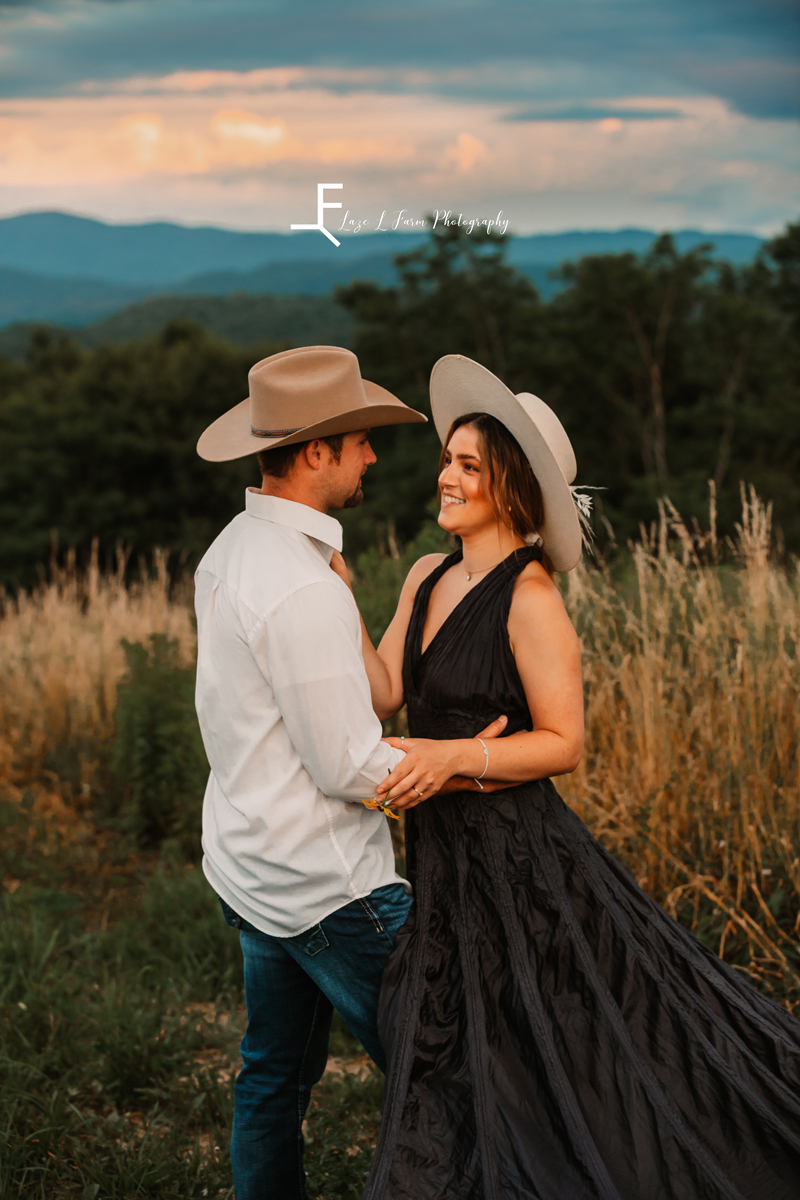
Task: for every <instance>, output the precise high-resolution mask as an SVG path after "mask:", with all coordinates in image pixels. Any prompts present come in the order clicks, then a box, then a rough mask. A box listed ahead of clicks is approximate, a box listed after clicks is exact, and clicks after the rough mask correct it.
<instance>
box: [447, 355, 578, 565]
mask: <svg viewBox="0 0 800 1200" xmlns="http://www.w3.org/2000/svg"><path fill="white" fill-rule="evenodd" d="M431 408H432V410H433V420H434V424H435V425H436V432H437V433H438V434H439V438H440V440H441V442H442V443H444V440H445V438H446V437H447V434H448V431H449V429H450V426H451V425H452V423H453V421H455V420H456V418H457V417H462V416H466V415H467V414H468V413H488V414H489V416H492V417H496V418H497V420H498V421H500V422H501V424H503V425H505V427H506V429H507V430H508V431H509V433H511V434H513V436H514V437H515V438H516V440H517V441H518V442H519V444H520V446H521V447H522V451H523V453H524V454H525V456H526V458H527V459H528V462H529V463H530V464H531V468H532V470H533V473H534V475H535V476H536V478H537V480H538V482H539V486H540V487H541V489H542V498H543V500H544V525H543V526H542V528H541V529H538V530H537V531H536V532H537V533H538V534H539V535H540V537H541V539H542V546H543V549H544V550H545V551H546V552H547V554H548V555H549V557H550V561H551V562H552V564H553V566H554V568H555V570H556V571H571V570H572V568H573V567H575V566H577V564H578V561H579V559H580V557H581V548H582V541H583V539H582V534H581V521H580V519H579V516H578V511H577V508H576V503H575V500H574V499H573V492H572V489H571V488H570V484H571V483H572V481H573V480H574V478H575V472H576V470H577V465H576V463H575V454H574V452H573V449H572V445H571V443H570V440H569V438H568V437H567V434H566V431H565V429H564V426H563V425H562V424H561V422H560V421H559V419H558V417H557V416H556V414H555V413H554V412H553V410H552V408H548V406H547V405H546V404H545V402H544V400H540V399H539V397H538V396H533V395H531V393H530V392H520V393H519V395H517V396H515V395H514V393H513V392H512V391H510V390H509V388H507V387H506V385H505V384H504V383H501V382H500V380H499V379H498V378H497V376H496V375H493V374H492V373H491V371H487V369H486V367H482V366H481V365H480V363H476V362H473V361H472V359H471V358H464V357H463V355H461V354H446V355H445V356H444V358H440V359H439V361H438V362H437V363H436V365H435V366H434V368H433V372H432V374H431ZM581 499H584V498H583V497H582V498H581Z"/></svg>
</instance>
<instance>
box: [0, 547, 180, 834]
mask: <svg viewBox="0 0 800 1200" xmlns="http://www.w3.org/2000/svg"><path fill="white" fill-rule="evenodd" d="M125 567H126V563H125V560H124V557H123V556H122V555H119V556H118V560H117V569H116V571H115V572H113V573H104V572H102V571H101V570H100V567H99V564H98V559H97V553H96V550H95V552H94V553H93V555H92V558H91V562H90V564H89V567H88V569H87V570H86V571H79V570H77V569H76V566H75V561H74V558H70V557H69V556H68V557H67V560H66V564H65V565H64V566H63V567H59V566H58V565H57V564H56V563H53V564H51V570H50V575H49V579H48V581H47V582H43V583H42V584H41V585H40V586H39V587H37V588H35V589H34V590H33V591H32V592H29V593H27V592H21V593H19V594H18V595H16V596H13V597H12V596H3V597H2V598H1V599H0V795H2V796H4V797H5V798H7V799H10V800H12V801H18V802H23V803H24V804H25V806H26V807H28V808H30V807H33V809H34V811H35V812H38V813H41V814H43V815H46V814H51V815H52V814H55V815H59V816H60V817H62V818H66V817H68V815H69V813H70V811H71V812H73V813H74V811H75V809H76V808H79V807H81V806H82V804H83V802H85V801H86V800H87V799H89V798H90V797H91V794H92V790H93V788H94V787H95V784H96V782H97V779H98V774H99V772H100V770H101V767H102V758H103V753H104V750H105V748H106V747H107V746H108V744H109V743H110V741H111V738H112V736H113V729H114V709H115V704H116V692H117V684H118V682H119V680H120V679H121V677H122V676H123V674H124V673H125V667H126V661H125V654H124V651H123V649H122V645H121V642H122V639H123V638H126V639H128V640H129V641H146V640H147V638H148V637H149V636H150V635H151V634H153V633H165V634H167V635H168V636H169V637H171V638H175V639H176V640H177V641H178V643H179V646H180V648H181V652H182V655H183V656H184V657H185V659H186V661H187V662H191V661H192V660H193V657H194V651H195V635H194V628H193V623H192V614H191V609H190V606H189V604H188V603H187V594H186V590H185V589H183V590H182V591H181V593H180V595H179V596H176V595H175V589H174V588H173V587H171V584H170V579H169V575H168V572H167V562H166V558H165V556H164V555H163V554H159V553H158V552H157V553H156V554H155V555H154V560H153V564H152V569H151V570H148V569H147V568H146V567H145V566H144V564H142V566H141V569H140V578H139V580H138V581H136V582H134V583H130V584H127V585H126V582H125Z"/></svg>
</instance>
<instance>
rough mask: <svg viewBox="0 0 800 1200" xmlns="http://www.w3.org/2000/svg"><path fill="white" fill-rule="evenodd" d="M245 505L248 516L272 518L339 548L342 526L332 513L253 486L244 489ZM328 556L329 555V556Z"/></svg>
mask: <svg viewBox="0 0 800 1200" xmlns="http://www.w3.org/2000/svg"><path fill="white" fill-rule="evenodd" d="M245 505H246V508H247V512H248V514H249V516H251V517H258V518H260V520H262V521H274V522H275V524H276V525H288V526H289V528H290V529H297V530H298V531H299V532H300V533H304V534H306V536H307V537H310V538H313V539H314V541H316V542H322V543H323V545H324V546H326V547H329V548H330V549H331V550H338V551H340V552H341V549H342V527H341V525H340V524H339V522H338V521H337V520H336V518H335V517H329V516H328V514H327V513H322V512H319V511H318V510H317V509H316V508H309V507H308V505H307V504H298V503H297V501H296V500H284V499H283V497H281V496H265V495H264V493H263V492H258V491H256V490H255V489H254V488H248V489H247V491H246V492H245ZM328 557H329V558H330V556H328Z"/></svg>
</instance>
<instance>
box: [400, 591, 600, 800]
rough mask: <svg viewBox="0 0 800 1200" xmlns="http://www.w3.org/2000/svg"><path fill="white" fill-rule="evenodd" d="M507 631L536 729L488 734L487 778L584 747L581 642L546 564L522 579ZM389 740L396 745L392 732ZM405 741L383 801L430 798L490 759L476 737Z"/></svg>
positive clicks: (571, 758) (550, 769) (553, 763)
mask: <svg viewBox="0 0 800 1200" xmlns="http://www.w3.org/2000/svg"><path fill="white" fill-rule="evenodd" d="M508 632H509V638H510V641H511V648H512V651H513V653H514V658H515V661H516V664H517V669H518V671H519V674H520V679H521V680H522V685H523V687H524V689H525V696H526V699H527V701H528V707H529V708H530V712H531V717H532V718H533V731H532V732H530V733H528V732H526V733H516V734H512V735H511V736H510V737H507V738H501V739H498V740H496V741H492V742H490V743H489V745H488V746H487V749H488V751H489V764H488V769H487V771H486V775H485V776H484V778H485V779H492V780H505V781H508V782H514V783H519V782H523V781H525V780H530V779H544V778H547V777H548V776H550V775H564V774H567V773H568V772H569V771H574V770H575V767H576V766H577V765H578V763H579V762H580V758H581V754H582V752H583V685H582V682H581V665H580V648H579V645H578V638H577V635H576V633H575V630H574V629H573V627H572V624H571V622H570V619H569V617H568V616H567V613H566V610H565V608H564V604H563V601H562V600H561V596H560V594H559V592H558V589H557V588H556V587H555V585H554V584H553V583H552V581H551V580H550V578H549V577H548V576H547V574H546V572H545V571H544V570H542V569H541V568H538V569H537V570H536V571H531V572H530V574H528V573H527V572H526V577H525V578H521V579H520V581H519V583H518V585H517V587H516V589H515V591H514V598H513V601H512V604H511V612H510V615H509V620H508ZM387 741H389V743H390V745H394V746H396V745H398V740H397V739H395V738H388V739H387ZM403 749H404V750H405V751H406V757H405V758H404V759H403V761H402V762H401V763H400V764H399V765H398V766H397V767H395V769H394V771H393V772H392V773H391V775H389V776H387V778H386V779H385V780H384V782H383V783H382V784H381V786H380V788H379V789H378V794H379V799H380V798H383V799H384V802H385V797H386V794H387V792H390V793H391V797H392V807H393V808H396V809H400V808H413V807H414V806H415V805H416V804H419V803H420V799H425V800H427V799H428V798H429V797H430V796H432V795H435V794H436V792H437V791H440V790H441V789H442V786H443V785H444V784H445V783H446V781H447V780H448V779H450V778H451V777H452V776H454V775H466V776H469V777H472V778H476V777H477V776H479V775H480V774H481V773H482V772H483V770H484V767H485V766H486V756H485V755H484V751H483V747H482V746H481V744H480V742H479V741H476V740H475V739H466V738H465V739H459V740H454V741H432V740H429V739H422V738H411V739H409V738H406V739H405V742H404V745H403ZM481 782H483V780H482V781H481ZM415 788H416V789H418V791H415V790H414V789H415ZM418 792H422V797H421V798H420V796H419V795H418Z"/></svg>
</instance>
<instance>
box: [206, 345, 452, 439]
mask: <svg viewBox="0 0 800 1200" xmlns="http://www.w3.org/2000/svg"><path fill="white" fill-rule="evenodd" d="M248 380H249V383H250V395H249V396H248V397H247V399H246V400H242V402H241V404H237V405H235V407H234V408H231V409H229V410H228V412H226V413H223V414H222V416H221V417H218V418H217V420H216V421H214V423H213V425H209V427H208V429H206V430H205V432H204V433H202V434H201V436H200V440H199V442H198V443H197V453H198V454H199V455H200V457H201V458H206V459H208V460H209V462H226V461H227V460H228V459H231V458H242V457H243V456H244V455H245V454H255V453H256V452H257V451H259V450H270V449H272V447H273V446H289V445H291V444H292V443H293V442H309V441H312V440H313V439H314V438H323V437H330V436H331V434H334V433H352V432H353V431H355V430H358V429H370V428H373V427H375V426H376V425H408V424H412V423H414V422H418V421H427V419H428V418H427V417H424V416H423V415H422V413H418V412H415V410H414V409H413V408H408V407H407V405H405V404H403V402H402V400H398V399H397V397H396V396H393V395H392V394H391V392H387V391H386V390H385V388H382V387H378V385H377V384H376V383H370V382H369V381H368V380H366V379H362V378H361V370H360V368H359V365H358V359H357V358H356V356H355V354H353V353H352V352H351V351H350V350H344V349H342V348H341V347H340V346H299V347H297V349H295V350H283V351H282V352H281V353H280V354H272V355H270V357H269V358H264V359H262V360H261V362H257V363H256V365H255V366H254V367H251V368H250V373H249V376H248Z"/></svg>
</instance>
